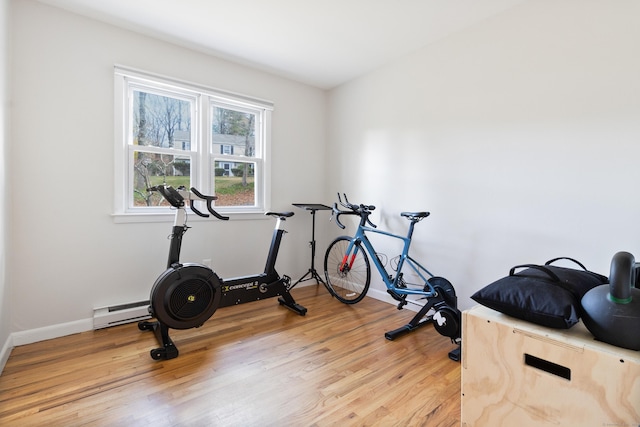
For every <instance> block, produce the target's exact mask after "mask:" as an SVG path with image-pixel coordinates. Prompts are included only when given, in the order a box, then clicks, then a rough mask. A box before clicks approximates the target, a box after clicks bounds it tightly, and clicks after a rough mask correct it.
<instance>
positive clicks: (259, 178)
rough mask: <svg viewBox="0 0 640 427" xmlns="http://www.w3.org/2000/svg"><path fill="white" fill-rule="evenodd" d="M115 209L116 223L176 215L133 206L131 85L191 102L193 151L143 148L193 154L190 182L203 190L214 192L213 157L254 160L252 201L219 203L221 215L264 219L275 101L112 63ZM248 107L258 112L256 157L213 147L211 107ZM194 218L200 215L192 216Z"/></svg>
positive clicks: (268, 196) (268, 197)
mask: <svg viewBox="0 0 640 427" xmlns="http://www.w3.org/2000/svg"><path fill="white" fill-rule="evenodd" d="M114 71H115V72H114V91H115V94H114V95H115V96H114V99H115V101H114V110H115V111H114V119H115V120H114V127H115V129H114V135H115V161H114V165H115V168H114V174H115V184H114V212H113V217H114V220H115V221H116V222H154V221H165V220H169V218H173V215H174V212H173V211H172V210H171V208H169V207H146V206H145V207H134V206H130V203H129V202H130V197H131V194H130V191H131V189H132V188H133V184H132V183H133V166H132V161H133V160H132V159H133V152H134V151H135V150H136V149H137V148H136V147H137V146H135V145H133V144H132V141H131V138H132V131H131V126H132V123H131V119H130V116H131V115H130V110H131V109H132V108H133V100H132V99H131V96H130V94H131V92H132V91H131V89H132V88H136V89H143V90H145V91H149V92H151V93H158V94H165V95H170V96H172V97H177V98H180V99H190V100H192V101H193V106H194V107H193V108H192V112H191V114H192V118H191V146H190V150H176V149H164V148H160V147H146V146H145V148H144V151H157V152H163V153H168V154H172V155H182V154H184V155H185V156H190V157H191V185H192V186H194V187H196V188H197V189H198V190H199V191H201V192H202V193H205V194H214V193H215V191H214V189H213V185H214V179H215V170H214V162H215V161H224V162H245V163H246V162H249V163H255V168H254V169H255V170H254V176H255V187H254V191H255V195H256V204H255V205H254V206H216V210H217V211H218V212H220V213H221V214H225V215H230V216H231V217H232V218H233V216H236V218H241V219H249V218H251V219H252V218H264V213H265V212H267V211H268V210H269V209H270V202H271V192H270V188H271V168H270V163H271V161H270V160H271V159H270V153H271V150H270V146H271V112H272V111H273V103H271V102H269V101H265V100H261V99H257V98H252V97H248V96H245V95H240V94H236V93H231V92H226V91H223V90H219V89H214V88H210V87H207V86H203V85H198V84H195V83H191V82H185V81H182V80H178V79H173V78H170V77H166V76H161V75H157V74H153V73H149V72H144V71H140V70H136V69H132V68H128V67H123V66H120V65H116V66H115V67H114ZM214 105H215V106H221V107H223V108H232V109H235V110H239V111H248V112H252V113H254V114H255V115H256V127H255V133H256V136H255V141H256V147H255V151H256V152H255V154H254V156H255V157H245V156H242V155H224V154H220V153H219V152H218V153H216V152H212V151H213V140H212V137H213V136H212V132H211V108H212V106H214ZM138 148H139V147H138ZM194 217H196V218H198V217H197V216H195V215H194Z"/></svg>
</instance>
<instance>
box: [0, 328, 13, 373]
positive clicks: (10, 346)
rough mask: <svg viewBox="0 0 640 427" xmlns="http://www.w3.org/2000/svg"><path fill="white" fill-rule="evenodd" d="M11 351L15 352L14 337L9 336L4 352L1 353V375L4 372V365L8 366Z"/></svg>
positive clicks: (3, 348) (3, 347)
mask: <svg viewBox="0 0 640 427" xmlns="http://www.w3.org/2000/svg"><path fill="white" fill-rule="evenodd" d="M11 350H13V337H12V336H11V335H9V337H8V338H7V340H6V341H5V343H4V345H3V346H2V351H0V374H1V373H2V371H3V370H4V365H6V364H7V360H9V356H11Z"/></svg>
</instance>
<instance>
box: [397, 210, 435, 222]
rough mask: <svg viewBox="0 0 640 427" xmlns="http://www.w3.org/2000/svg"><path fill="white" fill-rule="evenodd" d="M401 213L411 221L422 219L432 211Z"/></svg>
mask: <svg viewBox="0 0 640 427" xmlns="http://www.w3.org/2000/svg"><path fill="white" fill-rule="evenodd" d="M400 215H401V216H403V217H405V218H407V219H409V220H411V221H420V220H421V219H423V218H426V217H428V216H429V215H431V213H430V212H401V213H400Z"/></svg>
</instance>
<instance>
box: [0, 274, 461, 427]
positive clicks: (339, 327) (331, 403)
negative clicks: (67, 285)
mask: <svg viewBox="0 0 640 427" xmlns="http://www.w3.org/2000/svg"><path fill="white" fill-rule="evenodd" d="M293 295H294V297H295V298H296V300H297V302H299V303H300V304H302V305H304V306H305V307H307V308H308V313H307V315H306V316H304V317H301V316H298V315H297V314H295V313H293V312H291V311H289V310H287V309H286V308H284V307H281V306H279V305H278V303H277V301H276V300H275V299H267V300H264V301H258V302H252V303H246V304H241V305H238V306H232V307H225V308H221V309H219V310H218V311H216V313H215V314H214V316H213V317H212V318H211V319H210V320H209V321H207V322H206V323H205V324H204V325H203V326H202V327H200V328H195V329H189V330H179V331H174V330H171V332H170V333H171V337H172V338H173V340H174V342H175V343H176V345H177V347H178V348H179V351H180V356H179V357H178V358H176V359H172V360H166V361H154V360H152V359H151V357H150V355H149V351H150V350H151V349H153V348H155V347H157V346H158V344H157V342H156V340H155V336H154V334H152V333H150V332H143V331H139V330H138V328H137V325H135V324H129V325H122V326H117V327H113V328H109V329H104V330H99V331H90V332H85V333H81V334H76V335H72V336H68V337H62V338H58V339H54V340H49V341H43V342H39V343H34V344H30V345H25V346H20V347H17V348H15V349H14V350H13V351H12V354H11V356H10V357H9V360H8V362H7V364H6V366H5V369H4V371H3V373H2V375H1V376H0V425H3V426H4V425H7V426H12V425H15V426H41V425H64V426H76V425H78V426H79V425H82V426H86V425H88V426H92V425H93V426H137V425H140V426H143V425H144V426H146V425H157V426H201V425H202V426H211V425H214V426H329V425H354V426H365V425H366V426H394V425H397V426H422V425H428V426H454V425H459V424H460V365H459V364H458V363H456V362H453V361H451V360H449V358H448V355H447V354H448V352H449V351H450V350H452V349H453V348H454V346H453V345H452V344H451V342H450V340H449V339H448V338H445V337H442V336H441V335H439V334H438V333H437V332H436V331H435V330H434V329H433V328H432V327H431V326H426V327H424V328H421V329H420V330H417V331H414V332H412V333H410V334H408V335H406V336H403V337H401V338H398V339H396V340H395V341H388V340H386V339H385V338H384V333H385V332H386V331H388V330H391V329H395V328H397V327H398V326H401V325H403V324H404V323H406V322H407V321H408V320H409V319H410V318H411V317H412V315H413V313H412V312H410V311H398V310H396V309H395V308H394V306H392V305H389V304H386V303H383V302H380V301H377V300H374V299H372V298H365V299H364V300H363V301H362V302H360V303H358V304H355V305H344V304H341V303H340V302H338V301H336V300H335V299H333V298H331V297H330V296H329V294H328V293H327V292H326V290H325V289H324V288H323V287H322V286H315V285H311V286H307V287H302V288H296V289H294V290H293Z"/></svg>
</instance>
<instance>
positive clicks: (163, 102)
mask: <svg viewBox="0 0 640 427" xmlns="http://www.w3.org/2000/svg"><path fill="white" fill-rule="evenodd" d="M132 115H133V120H132V123H133V126H132V132H133V135H132V139H131V140H132V141H133V144H134V145H144V146H152V147H162V148H174V149H177V150H190V149H191V103H190V102H189V101H185V100H183V99H177V98H171V97H168V96H162V95H156V94H153V93H147V92H142V91H138V90H134V91H133V111H132Z"/></svg>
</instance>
